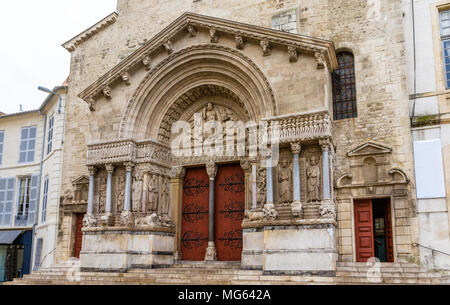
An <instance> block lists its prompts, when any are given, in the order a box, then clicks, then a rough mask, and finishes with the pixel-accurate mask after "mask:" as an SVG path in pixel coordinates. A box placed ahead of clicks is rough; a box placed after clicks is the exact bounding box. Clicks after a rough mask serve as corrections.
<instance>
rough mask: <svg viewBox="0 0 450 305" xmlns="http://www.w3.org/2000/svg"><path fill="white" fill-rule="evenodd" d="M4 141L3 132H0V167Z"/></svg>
mask: <svg viewBox="0 0 450 305" xmlns="http://www.w3.org/2000/svg"><path fill="white" fill-rule="evenodd" d="M4 141H5V132H4V131H0V165H2V161H3V142H4Z"/></svg>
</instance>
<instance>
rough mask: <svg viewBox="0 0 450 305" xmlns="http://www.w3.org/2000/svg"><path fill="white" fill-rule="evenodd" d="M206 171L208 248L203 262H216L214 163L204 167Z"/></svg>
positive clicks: (215, 170)
mask: <svg viewBox="0 0 450 305" xmlns="http://www.w3.org/2000/svg"><path fill="white" fill-rule="evenodd" d="M206 171H207V172H208V176H209V241H208V248H207V249H206V256H205V261H216V260H217V248H216V244H215V236H214V235H215V232H214V229H215V227H214V216H215V214H214V208H215V206H214V187H215V179H216V175H217V165H216V164H215V163H214V162H210V163H208V164H207V165H206Z"/></svg>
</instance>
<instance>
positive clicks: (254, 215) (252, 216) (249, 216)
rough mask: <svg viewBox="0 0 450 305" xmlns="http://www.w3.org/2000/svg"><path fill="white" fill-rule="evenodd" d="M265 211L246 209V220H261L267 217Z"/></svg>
mask: <svg viewBox="0 0 450 305" xmlns="http://www.w3.org/2000/svg"><path fill="white" fill-rule="evenodd" d="M265 215H266V214H265V213H264V212H253V211H250V210H245V220H247V221H260V220H263V219H264V217H265Z"/></svg>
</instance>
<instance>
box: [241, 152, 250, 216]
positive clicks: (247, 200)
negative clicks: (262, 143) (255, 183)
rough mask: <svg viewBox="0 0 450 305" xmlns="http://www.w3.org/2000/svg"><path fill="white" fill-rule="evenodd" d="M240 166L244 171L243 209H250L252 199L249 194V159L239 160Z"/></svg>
mask: <svg viewBox="0 0 450 305" xmlns="http://www.w3.org/2000/svg"><path fill="white" fill-rule="evenodd" d="M241 168H242V170H243V171H244V174H245V210H250V209H251V204H252V199H251V197H252V196H250V193H251V192H250V188H251V185H250V181H251V174H252V173H251V170H252V165H251V163H250V161H248V160H241Z"/></svg>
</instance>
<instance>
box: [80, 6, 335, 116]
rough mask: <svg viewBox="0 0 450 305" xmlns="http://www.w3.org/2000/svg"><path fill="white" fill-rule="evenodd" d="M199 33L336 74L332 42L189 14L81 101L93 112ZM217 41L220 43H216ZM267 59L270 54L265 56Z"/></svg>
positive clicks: (89, 90)
mask: <svg viewBox="0 0 450 305" xmlns="http://www.w3.org/2000/svg"><path fill="white" fill-rule="evenodd" d="M199 31H206V32H207V33H208V34H209V35H210V36H211V43H214V44H218V45H220V43H221V41H220V39H219V37H221V36H224V35H228V36H230V35H234V36H235V37H236V49H239V50H240V51H242V52H244V53H245V52H246V50H245V49H244V47H243V46H242V45H240V44H239V42H238V41H240V40H241V39H243V41H246V42H253V43H257V44H261V47H262V54H263V52H265V50H264V47H263V44H269V45H270V47H272V48H275V47H276V48H282V49H284V50H285V51H286V54H287V56H290V59H291V61H292V62H294V61H296V57H297V53H302V54H310V55H311V56H315V58H316V60H317V61H318V66H320V67H324V66H327V67H328V70H329V71H333V70H334V69H335V68H336V67H337V59H336V53H335V49H334V44H333V42H332V41H329V40H324V39H319V38H313V37H309V36H304V35H298V34H291V33H287V32H282V31H277V30H273V29H270V28H265V27H260V26H254V25H250V24H245V23H239V22H234V21H230V20H224V19H220V18H215V17H210V16H204V15H199V14H194V13H189V12H187V13H184V14H183V15H181V16H180V17H179V18H177V19H176V20H175V21H174V22H172V23H171V24H170V25H169V26H167V27H166V28H165V29H164V30H162V31H161V32H160V33H159V34H157V35H155V36H154V37H153V38H151V39H150V40H149V41H147V42H146V43H145V44H144V45H143V46H141V47H140V48H139V49H137V50H136V51H135V52H133V53H132V54H130V55H129V56H128V57H127V58H126V59H124V60H123V61H121V62H120V63H119V64H118V65H116V66H115V67H114V68H113V69H111V70H110V71H109V72H107V73H106V74H104V75H103V76H101V77H100V78H99V79H98V80H97V81H96V82H94V83H93V84H92V85H90V86H89V87H88V88H86V89H85V90H84V91H83V92H81V93H80V94H79V97H80V98H81V99H83V100H84V101H86V102H87V103H88V104H90V106H91V110H94V107H93V106H94V104H95V102H96V100H97V99H98V98H100V97H102V96H106V97H107V98H111V97H112V95H113V93H112V89H113V88H114V86H115V85H116V84H117V83H119V82H125V83H126V84H128V85H129V83H130V79H131V77H132V74H133V73H134V71H136V70H138V69H139V68H144V67H145V68H147V70H151V67H152V64H155V63H153V62H152V60H153V59H154V58H155V57H156V55H159V54H161V53H164V54H165V55H166V56H170V55H171V54H173V53H176V52H177V51H180V50H177V48H176V47H174V44H173V42H174V41H177V40H179V39H189V37H193V36H196V35H197V32H199ZM216 35H217V36H216ZM216 37H217V41H215V40H216V39H215V38H216ZM241 46H242V48H241ZM264 55H267V54H265V53H264ZM156 64H157V63H156Z"/></svg>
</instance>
